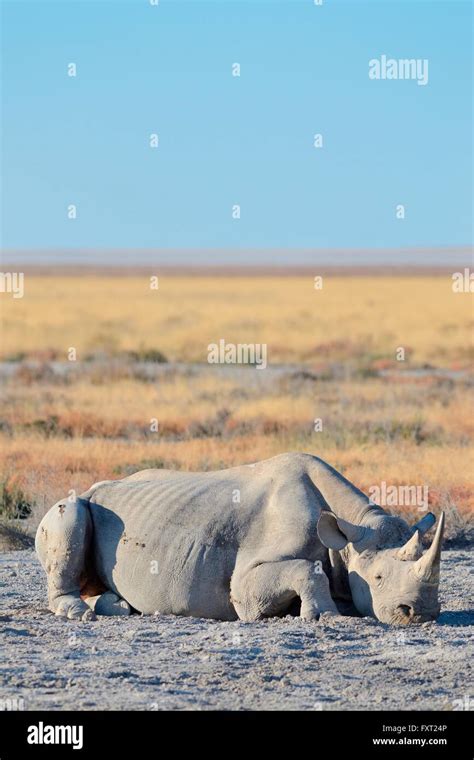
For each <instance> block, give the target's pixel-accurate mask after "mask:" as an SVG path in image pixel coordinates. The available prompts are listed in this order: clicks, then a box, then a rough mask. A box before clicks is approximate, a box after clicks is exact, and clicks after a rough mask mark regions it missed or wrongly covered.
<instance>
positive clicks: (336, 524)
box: [36, 454, 444, 625]
mask: <svg viewBox="0 0 474 760" xmlns="http://www.w3.org/2000/svg"><path fill="white" fill-rule="evenodd" d="M434 522H435V517H434V515H432V514H431V513H429V514H427V515H426V516H425V517H423V519H422V520H421V521H420V522H419V523H418V524H417V525H415V526H414V527H413V528H410V527H409V526H408V525H407V524H406V523H405V522H404V520H402V519H401V518H399V517H394V516H391V515H389V514H387V513H386V512H384V510H383V509H381V507H379V506H376V505H374V504H373V503H372V502H370V501H369V499H368V498H367V496H365V495H364V494H363V493H362V492H361V491H359V490H358V489H357V488H355V486H353V485H352V484H351V483H350V482H349V481H348V480H346V479H345V478H344V477H343V476H342V475H340V474H339V473H338V472H337V471H336V470H335V469H334V468H332V467H330V465H328V464H326V463H325V462H324V461H323V460H321V459H319V458H317V457H314V456H310V455H309V454H283V455H280V456H276V457H273V458H272V459H268V460H266V461H264V462H259V463H257V464H252V465H244V466H242V467H234V468H232V469H229V470H222V471H218V472H205V473H188V472H173V471H169V470H168V471H166V470H144V471H143V472H140V473H136V474H135V475H132V476H130V477H128V478H124V479H123V480H118V481H104V482H102V483H98V484H96V485H94V486H92V488H91V489H89V491H87V492H86V493H84V494H82V495H81V496H80V497H78V498H77V499H76V500H75V501H69V500H64V501H60V502H58V503H57V504H55V505H54V507H52V508H51V509H50V510H49V512H48V513H47V514H46V515H45V517H44V518H43V520H42V521H41V523H40V525H39V528H38V532H37V535H36V550H37V552H38V555H39V557H40V560H41V564H42V566H43V568H44V569H45V571H46V573H47V577H48V595H49V606H50V609H51V610H52V611H53V612H55V613H56V614H57V615H62V616H66V617H68V618H76V619H81V618H82V619H84V620H87V619H92V618H93V617H94V614H95V612H96V613H98V614H109V615H111V614H129V613H130V611H131V608H134V609H135V610H138V611H140V612H143V613H154V612H159V613H163V614H169V613H171V614H175V615H192V616H196V617H205V618H216V619H219V620H235V619H237V618H240V619H241V620H258V619H260V618H262V617H268V616H273V615H283V614H285V613H286V612H287V611H288V610H289V609H290V607H291V606H292V605H294V603H295V600H297V599H299V600H300V614H301V617H303V618H305V619H308V620H311V619H317V618H318V617H319V616H320V614H322V613H328V614H337V613H338V608H337V606H336V603H335V601H338V600H339V599H341V600H342V599H346V600H347V599H351V600H352V603H353V605H354V606H355V608H356V612H358V613H359V614H361V615H372V616H373V617H375V618H377V619H378V620H380V621H382V622H384V623H394V624H401V625H406V624H408V623H421V622H423V621H427V620H434V619H436V617H437V616H438V614H439V609H440V608H439V604H438V585H439V566H440V554H441V541H442V534H443V526H444V515H442V516H441V519H440V521H439V525H438V529H437V531H436V535H435V537H434V540H433V542H432V544H431V547H430V548H429V549H428V550H427V551H426V552H425V554H423V553H422V545H421V539H420V535H421V534H422V533H424V532H425V531H426V530H428V529H429V528H430V527H431V526H432V525H433V524H434ZM328 550H329V551H328Z"/></svg>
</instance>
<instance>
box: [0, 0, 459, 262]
mask: <svg viewBox="0 0 474 760" xmlns="http://www.w3.org/2000/svg"><path fill="white" fill-rule="evenodd" d="M471 14H472V6H471V3H469V2H456V0H449V2H448V1H446V2H438V1H437V2H427V1H423V2H415V1H410V2H406V1H405V0H403V1H401V0H398V1H397V2H388V1H385V0H378V1H373V2H365V3H364V2H355V1H354V0H352V1H351V2H340V1H339V2H338V1H337V0H324V2H323V5H322V6H321V7H319V6H315V5H314V4H313V0H290V2H284V1H280V2H278V1H275V0H271V1H270V0H268V1H262V0H260V1H259V0H252V1H242V0H240V1H239V2H232V1H231V0H228V1H227V0H219V1H218V2H201V0H192V1H191V2H184V1H180V0H160V3H159V5H158V6H157V7H154V6H151V5H150V4H149V0H134V1H133V2H126V1H125V0H122V1H120V2H117V1H116V0H110V1H109V0H104V1H100V0H97V1H96V0H85V1H82V2H75V0H62V1H61V2H59V1H57V2H43V1H42V0H36V1H35V2H26V1H22V0H16V1H15V2H8V1H7V2H6V1H5V0H3V2H2V15H3V25H2V26H3V55H2V69H3V72H2V73H3V97H2V109H3V124H4V129H3V145H2V148H3V150H2V162H3V172H2V174H3V181H2V190H3V208H2V211H3V213H2V244H3V246H4V247H6V248H22V249H31V250H33V249H34V250H38V251H39V250H44V249H50V250H52V249H64V248H71V249H72V248H83V249H97V248H121V249H127V248H128V249H132V248H191V249H196V250H197V249H203V248H208V249H212V248H215V249H217V248H219V249H223V248H232V249H236V248H237V249H238V248H240V249H264V248H267V249H271V248H274V247H277V248H280V249H288V260H294V261H297V255H296V254H295V250H297V249H303V248H320V247H324V248H378V249H379V248H387V247H388V248H400V247H405V246H456V245H467V244H470V243H472V175H473V166H472V126H473V125H472V96H471V92H472V79H471V78H472V43H471V34H472V26H471V23H472V22H471ZM383 54H385V55H387V56H389V57H390V56H391V57H393V58H395V59H398V58H420V59H428V61H429V81H428V84H427V85H426V86H420V85H418V84H417V82H416V81H412V80H408V81H387V80H385V81H382V80H379V81H373V80H370V79H369V77H368V61H369V60H370V59H372V58H379V57H380V56H381V55H383ZM71 62H74V63H76V65H77V76H76V77H75V78H71V77H68V76H67V66H68V64H69V63H71ZM235 62H238V63H240V65H241V76H240V77H238V78H237V77H233V76H232V70H231V67H232V64H233V63H235ZM151 133H158V135H159V141H160V145H159V148H158V149H152V148H150V147H149V135H150V134H151ZM315 133H321V134H322V135H323V148H322V149H315V148H314V147H313V135H314V134H315ZM69 204H75V205H76V207H77V218H76V219H75V220H70V219H68V218H67V207H68V205H69ZM234 204H239V205H240V207H241V218H240V219H239V220H235V219H233V218H232V206H233V205H234ZM397 204H403V205H404V206H405V219H403V220H402V219H397V218H396V213H395V210H396V206H397ZM255 255H256V258H257V259H258V253H256V254H255Z"/></svg>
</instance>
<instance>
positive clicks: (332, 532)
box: [318, 512, 363, 551]
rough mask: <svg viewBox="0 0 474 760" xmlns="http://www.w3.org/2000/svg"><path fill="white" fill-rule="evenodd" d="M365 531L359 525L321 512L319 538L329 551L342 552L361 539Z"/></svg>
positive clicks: (330, 513) (329, 513)
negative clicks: (348, 545)
mask: <svg viewBox="0 0 474 760" xmlns="http://www.w3.org/2000/svg"><path fill="white" fill-rule="evenodd" d="M362 533H363V531H362V529H361V528H360V527H359V526H358V525H353V524H352V523H350V522H347V520H343V519H342V518H340V517H336V515H334V514H333V513H332V512H321V514H320V516H319V520H318V536H319V538H320V540H321V543H322V544H323V545H324V546H326V547H327V548H328V549H335V550H336V551H341V549H344V547H345V546H347V544H348V543H354V542H355V541H358V540H359V539H360V538H361V535H362Z"/></svg>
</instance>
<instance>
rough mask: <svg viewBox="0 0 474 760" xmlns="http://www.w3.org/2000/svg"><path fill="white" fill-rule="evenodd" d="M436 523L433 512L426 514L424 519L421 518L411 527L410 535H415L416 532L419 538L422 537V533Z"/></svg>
mask: <svg viewBox="0 0 474 760" xmlns="http://www.w3.org/2000/svg"><path fill="white" fill-rule="evenodd" d="M435 522H436V517H435V516H434V514H433V512H428V514H426V515H425V516H424V517H422V518H421V520H420V521H419V522H417V524H416V525H414V526H413V528H412V529H411V530H412V533H416V531H417V530H418V531H419V533H420V536H422V535H423V533H426V531H428V530H429V529H430V528H432V527H433V525H434V524H435Z"/></svg>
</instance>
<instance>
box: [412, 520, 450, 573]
mask: <svg viewBox="0 0 474 760" xmlns="http://www.w3.org/2000/svg"><path fill="white" fill-rule="evenodd" d="M443 533H444V512H441V515H440V518H439V522H438V527H437V528H436V534H435V537H434V539H433V543H432V544H431V546H430V548H429V549H428V551H426V552H425V554H423V556H422V557H420V559H419V560H418V561H417V563H416V565H415V569H416V574H417V575H418V577H419V578H420V580H423V581H427V582H429V583H438V582H439V566H440V562H441V544H442V543H443Z"/></svg>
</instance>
